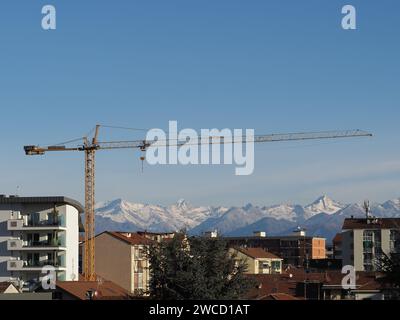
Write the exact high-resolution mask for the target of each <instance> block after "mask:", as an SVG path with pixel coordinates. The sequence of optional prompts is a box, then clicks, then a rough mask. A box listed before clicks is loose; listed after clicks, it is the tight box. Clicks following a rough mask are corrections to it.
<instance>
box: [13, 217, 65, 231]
mask: <svg viewBox="0 0 400 320" xmlns="http://www.w3.org/2000/svg"><path fill="white" fill-rule="evenodd" d="M62 227H63V226H62V223H61V221H50V220H43V221H38V222H32V221H28V222H26V221H24V220H23V219H10V220H8V222H7V228H8V230H9V231H20V230H24V229H35V228H38V229H43V228H50V229H54V228H62Z"/></svg>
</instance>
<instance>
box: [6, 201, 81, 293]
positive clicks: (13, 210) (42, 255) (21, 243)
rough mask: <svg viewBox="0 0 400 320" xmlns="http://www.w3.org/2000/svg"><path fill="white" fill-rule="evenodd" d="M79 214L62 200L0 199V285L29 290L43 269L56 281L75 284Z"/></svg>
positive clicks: (77, 208)
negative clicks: (54, 272) (52, 271)
mask: <svg viewBox="0 0 400 320" xmlns="http://www.w3.org/2000/svg"><path fill="white" fill-rule="evenodd" d="M83 211H84V209H83V207H82V205H81V204H79V203H78V202H77V201H75V200H72V199H69V198H66V197H16V196H9V197H7V196H0V282H13V283H17V284H18V286H20V287H24V288H25V290H29V288H31V286H34V284H35V283H36V284H37V283H39V281H40V278H41V277H42V276H43V274H42V271H43V267H45V266H51V267H53V268H54V270H55V271H56V274H57V279H58V280H60V281H74V280H78V277H79V271H78V264H79V256H78V238H79V232H80V231H83V226H82V223H81V218H80V215H81V213H82V212H83Z"/></svg>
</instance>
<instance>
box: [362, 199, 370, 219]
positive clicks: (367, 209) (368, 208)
mask: <svg viewBox="0 0 400 320" xmlns="http://www.w3.org/2000/svg"><path fill="white" fill-rule="evenodd" d="M363 207H364V210H365V217H366V219H367V220H368V219H369V218H370V213H371V206H370V204H369V200H365V201H364V206H363Z"/></svg>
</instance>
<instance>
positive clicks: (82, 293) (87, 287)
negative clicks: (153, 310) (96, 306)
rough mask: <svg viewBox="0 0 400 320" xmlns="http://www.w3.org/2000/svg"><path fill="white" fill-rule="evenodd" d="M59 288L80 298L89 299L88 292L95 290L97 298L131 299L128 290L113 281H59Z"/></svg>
mask: <svg viewBox="0 0 400 320" xmlns="http://www.w3.org/2000/svg"><path fill="white" fill-rule="evenodd" d="M57 289H61V290H62V291H65V292H67V293H69V294H70V295H72V296H74V297H76V298H77V299H79V300H87V296H86V293H87V292H88V291H95V292H97V294H96V295H95V298H94V299H95V300H129V299H130V296H129V293H128V291H126V290H125V289H123V288H121V287H120V286H118V285H116V284H115V283H114V282H111V281H104V282H98V281H59V282H57Z"/></svg>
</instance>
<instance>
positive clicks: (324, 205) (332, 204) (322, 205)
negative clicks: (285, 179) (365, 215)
mask: <svg viewBox="0 0 400 320" xmlns="http://www.w3.org/2000/svg"><path fill="white" fill-rule="evenodd" d="M345 207H346V205H343V204H341V203H339V202H336V201H334V200H332V199H330V198H328V197H327V196H326V195H324V196H322V197H320V198H318V199H317V200H315V201H314V202H313V203H312V204H310V205H308V206H306V207H305V208H304V210H305V219H310V218H312V217H313V216H315V215H317V214H320V213H326V214H329V215H331V214H335V213H336V212H338V211H340V210H342V209H344V208H345Z"/></svg>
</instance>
